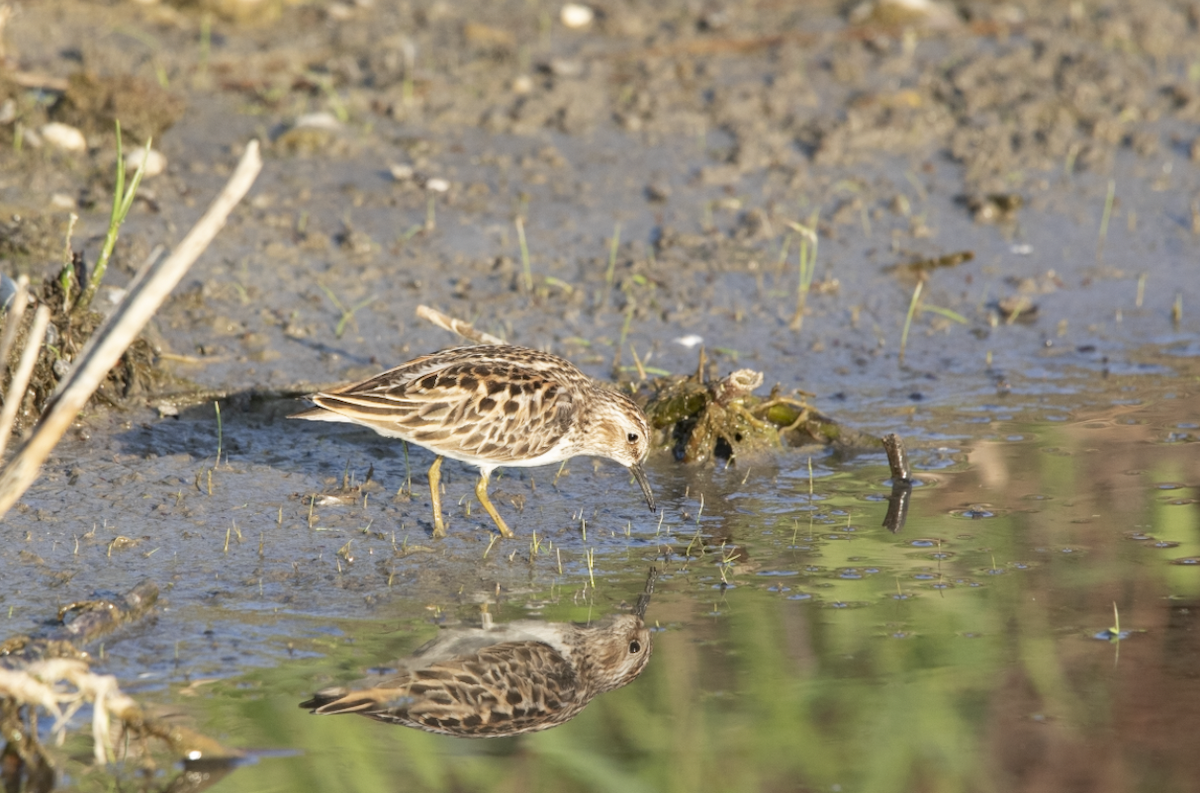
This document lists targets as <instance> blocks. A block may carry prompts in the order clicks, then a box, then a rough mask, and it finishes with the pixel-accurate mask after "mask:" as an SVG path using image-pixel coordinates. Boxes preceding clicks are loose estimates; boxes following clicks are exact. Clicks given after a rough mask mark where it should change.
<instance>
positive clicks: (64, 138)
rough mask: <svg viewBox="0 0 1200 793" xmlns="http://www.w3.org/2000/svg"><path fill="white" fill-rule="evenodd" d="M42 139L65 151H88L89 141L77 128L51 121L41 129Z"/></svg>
mask: <svg viewBox="0 0 1200 793" xmlns="http://www.w3.org/2000/svg"><path fill="white" fill-rule="evenodd" d="M41 134H42V139H43V140H45V141H46V143H49V144H50V145H51V146H54V147H55V148H58V149H62V150H63V151H87V139H85V138H84V137H83V133H82V132H80V131H79V130H78V129H76V128H75V127H72V126H70V125H68V124H63V123H61V122H58V121H51V122H50V123H49V124H46V125H45V126H44V127H42V129H41Z"/></svg>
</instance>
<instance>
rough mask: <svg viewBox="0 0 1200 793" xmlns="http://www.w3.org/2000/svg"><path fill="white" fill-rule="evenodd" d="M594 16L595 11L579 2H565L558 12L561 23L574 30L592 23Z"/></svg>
mask: <svg viewBox="0 0 1200 793" xmlns="http://www.w3.org/2000/svg"><path fill="white" fill-rule="evenodd" d="M595 18H596V12H595V11H593V10H592V9H590V8H588V7H587V6H585V5H583V4H581V3H567V4H565V5H564V6H563V7H562V11H560V12H559V19H561V20H562V23H563V25H565V26H566V27H569V28H572V29H576V30H578V29H579V28H585V27H587V26H588V25H590V24H592V20H593V19H595Z"/></svg>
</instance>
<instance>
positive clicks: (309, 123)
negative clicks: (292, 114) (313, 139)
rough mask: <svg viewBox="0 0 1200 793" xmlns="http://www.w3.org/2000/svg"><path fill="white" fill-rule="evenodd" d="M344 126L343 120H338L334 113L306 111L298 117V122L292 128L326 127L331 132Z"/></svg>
mask: <svg viewBox="0 0 1200 793" xmlns="http://www.w3.org/2000/svg"><path fill="white" fill-rule="evenodd" d="M341 128H342V122H340V121H338V120H337V118H335V117H334V115H333V114H332V113H326V112H321V113H305V114H304V115H302V116H300V117H299V118H297V119H296V123H295V124H293V125H292V129H324V130H328V131H330V132H337V131H338V130H340V129H341Z"/></svg>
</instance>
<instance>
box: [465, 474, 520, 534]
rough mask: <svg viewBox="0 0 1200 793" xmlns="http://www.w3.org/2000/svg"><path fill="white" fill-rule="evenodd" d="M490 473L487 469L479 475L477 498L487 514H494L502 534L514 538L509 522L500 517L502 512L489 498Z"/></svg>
mask: <svg viewBox="0 0 1200 793" xmlns="http://www.w3.org/2000/svg"><path fill="white" fill-rule="evenodd" d="M487 487H488V474H487V472H486V471H484V472H482V473H481V474H480V476H479V484H477V485H475V498H477V499H479V503H480V504H483V508H484V509H486V510H487V514H489V515H491V516H492V520H494V521H495V522H496V528H497V529H499V530H500V534H502V535H503V536H505V537H507V538H508V539H510V540H511V539H512V538H513V537H514V536H516V535H514V534H513V533H512V529H510V528H508V524H507V523H505V522H504V518H502V517H500V513H499V512H497V511H496V508H495V507H494V506H492V500H491V499H490V498H488V492H487Z"/></svg>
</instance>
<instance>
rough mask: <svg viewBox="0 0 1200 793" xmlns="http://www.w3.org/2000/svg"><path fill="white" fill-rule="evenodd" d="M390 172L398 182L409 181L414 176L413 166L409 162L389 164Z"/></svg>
mask: <svg viewBox="0 0 1200 793" xmlns="http://www.w3.org/2000/svg"><path fill="white" fill-rule="evenodd" d="M388 172H389V173H391V175H392V178H393V179H395V180H396V181H397V182H407V181H408V180H409V179H412V178H413V167H412V166H411V165H409V164H407V163H396V164H393V165H389V166H388Z"/></svg>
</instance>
